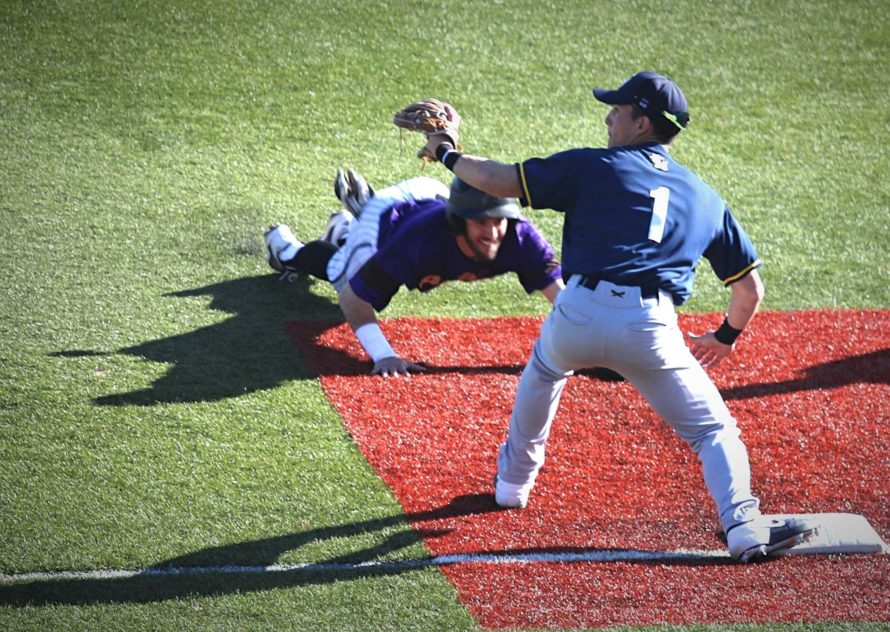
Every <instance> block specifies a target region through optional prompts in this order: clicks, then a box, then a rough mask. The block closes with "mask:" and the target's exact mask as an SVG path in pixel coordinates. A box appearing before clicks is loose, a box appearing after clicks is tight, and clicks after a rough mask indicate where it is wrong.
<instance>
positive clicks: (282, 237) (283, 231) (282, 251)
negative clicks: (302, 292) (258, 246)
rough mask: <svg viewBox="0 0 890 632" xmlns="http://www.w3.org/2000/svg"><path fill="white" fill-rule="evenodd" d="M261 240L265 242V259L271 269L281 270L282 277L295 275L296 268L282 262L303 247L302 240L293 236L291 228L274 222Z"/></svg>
mask: <svg viewBox="0 0 890 632" xmlns="http://www.w3.org/2000/svg"><path fill="white" fill-rule="evenodd" d="M263 240H264V241H265V242H266V261H268V262H269V265H270V266H271V267H272V269H273V270H277V271H278V272H281V273H282V276H281V278H282V279H285V278H288V279H289V278H291V277H292V276H293V275H296V274H297V272H296V270H294V269H292V268H289V267H288V266H287V265H286V263H284V262H286V261H290V260H291V259H293V258H294V257H295V256H296V254H297V252H298V251H299V250H300V248H302V247H303V242H302V241H300V240H299V239H297V238H296V237H294V234H293V233H292V232H291V229H290V228H288V227H287V226H286V225H284V224H275V225H274V226H270V227H269V230H267V231H266V232H265V234H264V235H263Z"/></svg>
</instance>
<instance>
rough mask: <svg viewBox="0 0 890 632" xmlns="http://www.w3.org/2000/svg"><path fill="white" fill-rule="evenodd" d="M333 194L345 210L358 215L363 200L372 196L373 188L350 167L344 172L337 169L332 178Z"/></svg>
mask: <svg viewBox="0 0 890 632" xmlns="http://www.w3.org/2000/svg"><path fill="white" fill-rule="evenodd" d="M334 194H335V195H336V196H337V199H338V200H340V202H342V203H343V206H345V207H346V210H348V211H349V212H350V213H352V214H353V215H354V216H355V217H358V216H359V215H361V212H362V207H363V206H364V205H365V202H367V201H368V199H369V198H371V197H373V196H374V189H372V188H371V185H369V184H368V181H367V180H365V179H364V178H363V177H362V176H360V175H359V174H357V173H356V172H355V171H353V170H352V169H347V170H346V172H344V171H343V170H342V169H337V176H336V177H335V178H334Z"/></svg>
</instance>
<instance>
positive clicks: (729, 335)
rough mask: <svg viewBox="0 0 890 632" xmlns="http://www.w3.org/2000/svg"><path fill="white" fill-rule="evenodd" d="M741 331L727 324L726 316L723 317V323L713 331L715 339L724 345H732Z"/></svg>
mask: <svg viewBox="0 0 890 632" xmlns="http://www.w3.org/2000/svg"><path fill="white" fill-rule="evenodd" d="M741 333H742V330H741V329H736V328H735V327H733V326H732V325H730V324H729V319H728V318H724V319H723V324H722V325H720V328H719V329H717V331H715V332H714V337H715V338H716V339H717V342H722V343H723V344H725V345H732V344H734V343H735V341H736V338H738V337H739V335H740V334H741Z"/></svg>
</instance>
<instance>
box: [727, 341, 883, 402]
mask: <svg viewBox="0 0 890 632" xmlns="http://www.w3.org/2000/svg"><path fill="white" fill-rule="evenodd" d="M851 384H890V348H888V349H880V350H879V351H873V352H871V353H864V354H861V355H856V356H849V357H846V358H842V359H840V360H833V361H831V362H825V363H823V364H816V365H813V366H810V367H806V369H804V374H803V377H800V378H796V379H793V380H784V381H782V382H761V383H758V384H745V385H743V386H736V387H734V388H727V389H721V390H720V392H721V393H722V395H723V397H724V399H749V398H754V397H770V396H772V395H784V394H787V393H796V392H799V391H815V390H819V389H825V388H838V387H842V386H849V385H851Z"/></svg>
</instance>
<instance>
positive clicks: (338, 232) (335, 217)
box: [321, 209, 355, 248]
mask: <svg viewBox="0 0 890 632" xmlns="http://www.w3.org/2000/svg"><path fill="white" fill-rule="evenodd" d="M353 219H355V218H354V217H353V215H352V214H351V213H349V212H347V211H346V210H342V209H341V210H339V211H336V212H334V213H331V216H330V217H329V218H328V223H327V226H325V228H324V233H322V235H321V239H322V241H327V242H330V243H332V244H334V245H335V246H337V248H339V247H340V246H342V245H343V244H344V243H346V235H348V234H349V228H350V226H352V220H353Z"/></svg>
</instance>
